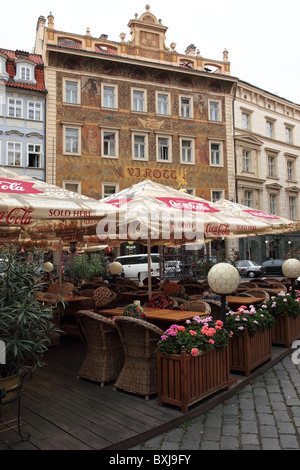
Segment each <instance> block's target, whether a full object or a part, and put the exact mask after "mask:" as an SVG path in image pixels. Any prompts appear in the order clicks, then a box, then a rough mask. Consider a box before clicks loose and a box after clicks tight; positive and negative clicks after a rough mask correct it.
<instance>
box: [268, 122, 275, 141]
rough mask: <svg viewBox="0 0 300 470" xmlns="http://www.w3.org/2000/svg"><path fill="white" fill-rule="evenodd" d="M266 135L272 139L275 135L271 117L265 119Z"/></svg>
mask: <svg viewBox="0 0 300 470" xmlns="http://www.w3.org/2000/svg"><path fill="white" fill-rule="evenodd" d="M266 135H267V137H268V138H269V139H274V137H275V121H273V120H271V119H267V120H266Z"/></svg>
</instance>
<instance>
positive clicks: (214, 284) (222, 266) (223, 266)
mask: <svg viewBox="0 0 300 470" xmlns="http://www.w3.org/2000/svg"><path fill="white" fill-rule="evenodd" d="M207 282H208V284H209V287H210V288H211V289H212V290H213V291H214V292H216V293H217V294H220V295H221V316H222V321H223V323H224V325H225V322H226V294H231V293H232V292H233V291H235V289H236V288H237V286H238V285H239V283H240V275H239V272H238V270H237V269H236V268H235V267H234V266H233V265H232V264H229V263H217V264H215V265H214V266H213V267H212V268H211V269H210V271H209V273H208V275H207Z"/></svg>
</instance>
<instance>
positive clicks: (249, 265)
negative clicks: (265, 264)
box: [236, 259, 262, 277]
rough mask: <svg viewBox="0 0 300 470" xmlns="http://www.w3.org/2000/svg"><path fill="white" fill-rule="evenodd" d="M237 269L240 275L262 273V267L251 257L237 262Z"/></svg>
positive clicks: (251, 275)
mask: <svg viewBox="0 0 300 470" xmlns="http://www.w3.org/2000/svg"><path fill="white" fill-rule="evenodd" d="M236 269H237V270H238V272H239V274H240V276H248V277H257V276H260V275H261V274H262V267H261V265H260V264H257V263H255V262H254V261H251V260H249V259H243V260H240V261H238V262H237V263H236Z"/></svg>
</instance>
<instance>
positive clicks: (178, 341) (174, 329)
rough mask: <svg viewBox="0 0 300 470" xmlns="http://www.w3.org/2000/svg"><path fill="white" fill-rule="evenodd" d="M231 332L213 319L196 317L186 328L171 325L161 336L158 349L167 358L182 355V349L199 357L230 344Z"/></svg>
mask: <svg viewBox="0 0 300 470" xmlns="http://www.w3.org/2000/svg"><path fill="white" fill-rule="evenodd" d="M229 338H230V332H229V331H228V330H227V329H225V328H224V327H223V322H222V321H221V320H217V321H216V322H214V321H213V320H212V317H206V318H201V317H199V316H195V317H194V318H193V320H187V321H186V323H185V326H183V325H171V326H170V328H168V329H167V330H166V331H165V332H164V334H163V335H162V336H161V339H160V340H159V342H158V344H157V349H159V351H161V352H162V353H163V354H165V355H166V356H168V355H170V354H180V352H181V351H182V348H183V347H184V348H185V351H186V352H187V353H188V354H191V355H192V356H198V355H199V354H201V352H203V351H205V350H208V349H221V348H223V347H225V346H226V345H227V344H228V339H229Z"/></svg>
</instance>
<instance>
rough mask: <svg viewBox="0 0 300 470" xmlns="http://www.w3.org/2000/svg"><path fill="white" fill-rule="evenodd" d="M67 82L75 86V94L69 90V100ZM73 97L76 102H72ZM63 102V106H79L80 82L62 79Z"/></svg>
mask: <svg viewBox="0 0 300 470" xmlns="http://www.w3.org/2000/svg"><path fill="white" fill-rule="evenodd" d="M68 82H69V83H74V84H76V92H74V91H72V90H70V92H69V93H70V98H71V99H70V98H69V96H68ZM73 95H74V96H76V100H75V101H72V98H73ZM63 102H64V103H65V104H71V105H78V104H81V89H80V80H76V79H74V78H68V77H64V79H63Z"/></svg>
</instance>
